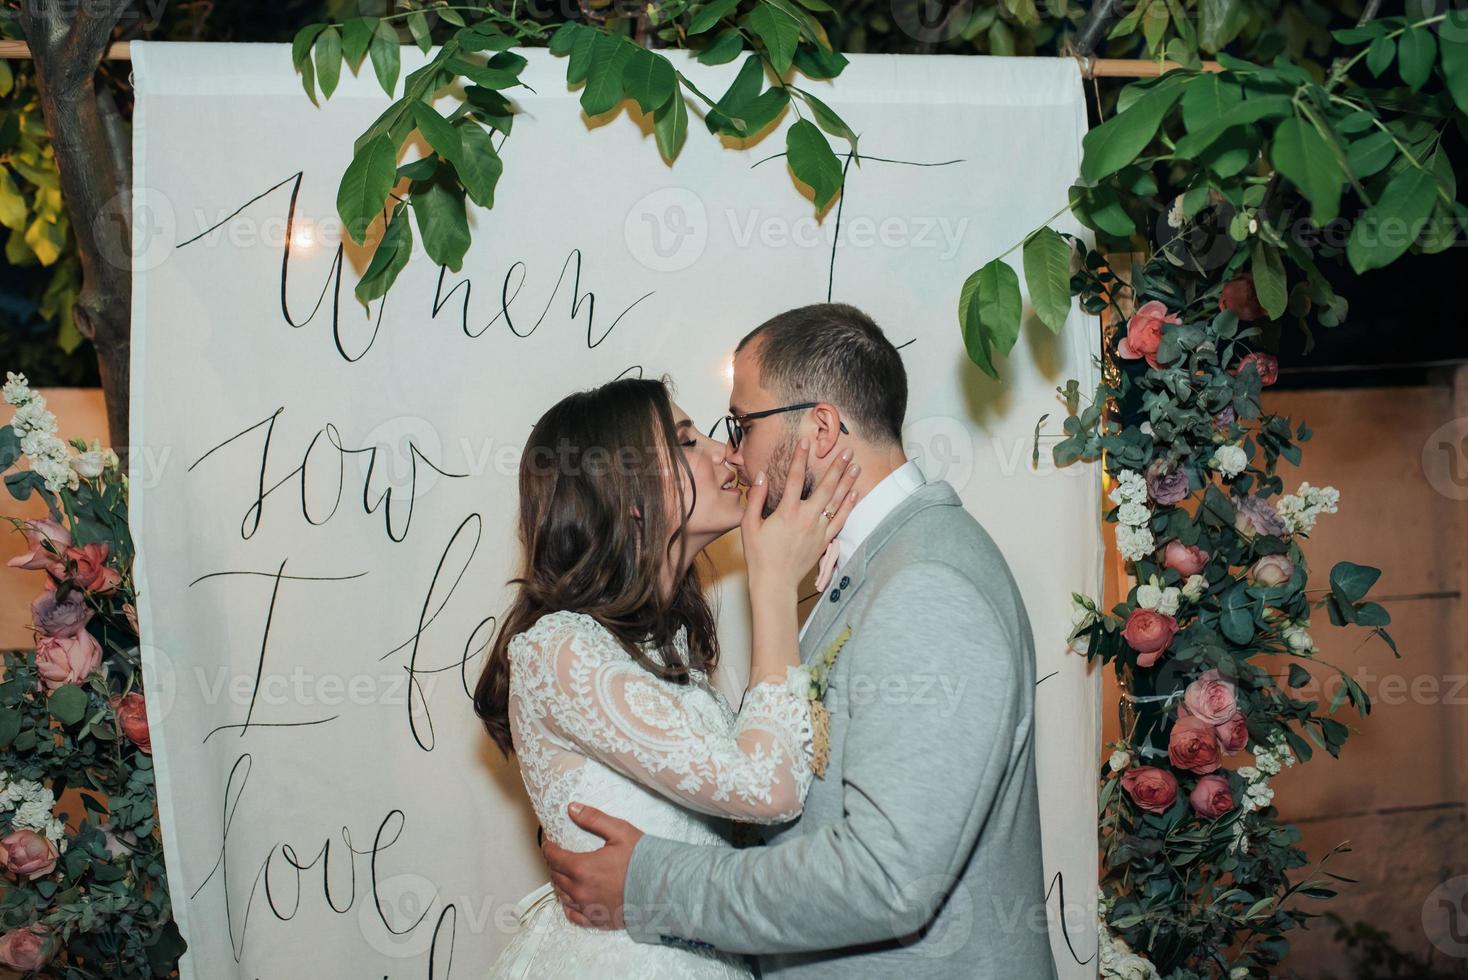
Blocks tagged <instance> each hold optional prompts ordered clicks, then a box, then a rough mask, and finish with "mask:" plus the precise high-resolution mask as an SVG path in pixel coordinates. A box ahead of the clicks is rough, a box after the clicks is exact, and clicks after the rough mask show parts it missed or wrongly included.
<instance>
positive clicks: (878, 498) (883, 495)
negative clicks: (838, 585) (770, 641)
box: [800, 460, 928, 638]
mask: <svg viewBox="0 0 1468 980" xmlns="http://www.w3.org/2000/svg"><path fill="white" fill-rule="evenodd" d="M927 482H928V481H927V478H926V477H925V476H923V471H922V469H921V468H919V466H918V464H917V463H914V462H913V461H912V460H908V461H907V462H906V463H903V464H902V465H901V466H899V467H897V469H895V470H893V471H892V472H891V473H888V474H887V475H886V476H884V477H882V479H881V480H880V481H878V483H877V485H876V486H874V487H872V489H871V491H870V492H868V493H867V495H866V496H865V497H863V498H861V499H860V500H858V501H857V502H856V505H855V506H854V507H852V508H851V513H850V514H849V515H848V516H847V518H846V524H845V525H843V526H842V528H841V533H840V534H837V535H836V545H837V548H838V552H837V557H836V571H835V572H834V573H832V578H833V579H834V580H835V581H837V582H839V581H840V580H841V579H840V575H841V569H842V567H844V566H845V565H846V563H847V562H848V561H850V560H851V556H852V555H854V554H855V553H856V549H857V548H858V547H859V546H860V545H861V543H862V542H863V541H865V540H866V539H867V536H868V535H870V534H871V533H872V532H873V531H875V530H876V529H877V525H878V524H881V523H882V519H883V518H885V517H886V516H887V515H888V514H890V513H892V512H893V511H894V510H896V509H897V507H898V506H899V505H900V504H901V503H902V502H903V501H904V500H906V499H907V498H908V497H909V496H911V495H912V494H913V493H914V492H915V491H917V490H918V488H920V487H922V486H923V485H925V484H926V483H927ZM818 608H820V603H819V602H817V603H816V604H815V606H813V607H812V608H811V612H810V614H809V615H807V616H806V617H805V622H804V623H802V624H801V627H800V635H801V637H802V638H804V637H805V629H806V627H807V626H809V625H810V621H811V619H812V618H814V616H815V611H816V609H818Z"/></svg>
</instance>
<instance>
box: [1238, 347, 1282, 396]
mask: <svg viewBox="0 0 1468 980" xmlns="http://www.w3.org/2000/svg"><path fill="white" fill-rule="evenodd" d="M1249 364H1252V365H1254V370H1256V371H1258V372H1259V383H1260V386H1261V387H1264V388H1268V387H1269V386H1270V385H1272V384H1274V383H1275V382H1276V381H1278V380H1279V358H1277V357H1275V356H1274V355H1273V354H1265V353H1262V352H1260V351H1255V352H1254V353H1252V354H1245V355H1244V356H1243V358H1242V359H1240V361H1239V364H1238V367H1236V368H1234V369H1233V370H1232V371H1230V372H1229V373H1230V374H1232V375H1234V376H1235V377H1237V376H1238V374H1239V372H1240V371H1242V370H1243V369H1244V367H1245V366H1246V365H1249Z"/></svg>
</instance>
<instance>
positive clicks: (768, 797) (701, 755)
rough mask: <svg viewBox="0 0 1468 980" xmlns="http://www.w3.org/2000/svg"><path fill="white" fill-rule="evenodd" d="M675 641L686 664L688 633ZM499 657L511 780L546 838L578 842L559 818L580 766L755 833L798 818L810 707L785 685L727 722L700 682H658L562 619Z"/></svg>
mask: <svg viewBox="0 0 1468 980" xmlns="http://www.w3.org/2000/svg"><path fill="white" fill-rule="evenodd" d="M675 643H676V646H677V649H678V651H679V653H680V654H683V655H684V656H686V655H687V634H686V631H682V630H680V632H679V635H678V637H677V639H676V641H675ZM648 650H649V654H650V655H651V656H653V657H654V658H657V652H656V650H655V649H654V648H651V646H649V647H648ZM509 656H510V721H511V728H512V730H513V733H514V737H515V748H516V754H517V755H518V757H519V762H520V771H521V774H522V776H523V777H524V779H525V786H526V789H527V790H528V791H529V793H530V796H531V800H532V802H533V803H534V804H535V809H536V813H537V815H538V816H539V817H540V819H541V822H542V823H543V824H544V825H545V828H546V832H547V834H549V835H550V836H551V838H552V839H553V840H557V841H558V842H565V841H567V840H575V839H577V835H579V834H582V833H584V832H582V831H580V829H579V828H577V827H575V825H574V824H572V823H570V820H569V818H568V817H567V816H566V815H565V812H564V811H565V805H566V803H567V802H569V801H570V799H571V795H572V793H573V792H574V790H575V789H576V785H577V783H578V782H579V780H580V776H581V773H580V770H581V768H582V766H584V765H585V764H586V762H587V760H594V761H595V762H598V763H601V764H602V765H604V766H606V767H608V768H610V769H612V770H614V771H615V772H617V773H619V774H621V775H623V776H625V777H627V778H628V779H631V780H633V781H635V782H636V783H638V784H640V785H642V786H645V787H647V788H649V789H652V790H654V791H655V792H657V793H658V794H661V795H662V796H664V797H666V798H668V799H670V800H672V801H673V802H675V803H678V804H680V805H682V806H684V807H687V808H688V809H691V810H695V811H698V812H700V813H705V814H713V815H716V816H723V817H729V818H733V819H736V820H743V821H749V822H754V823H783V822H785V821H787V820H791V819H794V818H795V817H797V816H799V815H800V812H801V809H802V808H803V806H804V800H805V793H806V790H808V789H809V788H810V781H811V769H810V759H811V716H810V702H809V701H808V700H806V699H805V698H802V697H800V696H798V695H796V694H794V693H792V692H791V691H790V690H789V689H788V688H787V687H786V686H785V685H784V684H777V683H773V682H771V683H763V684H758V685H756V686H755V687H753V688H751V689H750V691H749V692H748V693H747V694H746V695H745V699H744V705H743V708H742V710H741V711H740V712H739V713H738V714H737V715H736V714H735V713H734V712H733V711H732V709H731V708H730V706H729V704H728V703H727V702H726V701H725V700H724V698H723V697H722V696H721V695H719V694H718V692H717V691H715V690H714V689H713V688H712V687H711V686H710V685H709V683H708V680H707V678H706V677H705V676H704V675H703V674H702V673H701V672H699V671H696V670H695V671H693V672H692V673H693V676H692V681H691V682H690V683H688V684H678V683H676V682H673V681H669V680H664V679H663V678H660V677H657V676H656V675H654V674H652V673H650V672H649V671H648V670H646V669H645V668H643V667H642V666H641V665H639V664H638V663H636V662H635V661H634V660H632V658H631V657H630V656H629V655H628V653H627V651H626V650H624V649H623V648H622V646H621V645H620V644H619V643H618V642H617V640H616V638H615V637H613V636H612V634H611V633H610V632H609V631H608V630H607V629H606V628H605V627H603V626H602V625H601V624H600V623H598V622H597V621H596V620H595V619H593V618H592V617H590V616H587V615H585V614H583V613H576V612H570V611H560V612H553V613H548V614H546V615H544V616H542V617H541V618H540V619H539V620H538V621H537V622H536V623H535V625H534V626H532V627H531V628H530V629H528V630H526V631H525V632H523V633H520V634H518V635H516V636H515V637H513V638H512V639H511V640H510V644H509ZM657 659H658V662H660V663H661V662H662V661H661V659H660V658H657ZM633 819H634V822H635V815H634V817H633ZM598 843H599V842H598ZM563 846H571V845H569V844H564V843H563Z"/></svg>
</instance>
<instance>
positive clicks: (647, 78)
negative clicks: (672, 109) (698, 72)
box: [622, 47, 678, 112]
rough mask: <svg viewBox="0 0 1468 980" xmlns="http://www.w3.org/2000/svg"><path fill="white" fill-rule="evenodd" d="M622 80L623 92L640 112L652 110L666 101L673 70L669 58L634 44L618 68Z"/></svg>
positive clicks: (672, 83) (671, 87)
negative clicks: (622, 66)
mask: <svg viewBox="0 0 1468 980" xmlns="http://www.w3.org/2000/svg"><path fill="white" fill-rule="evenodd" d="M622 82H623V85H624V87H625V88H626V91H627V94H628V95H629V96H631V97H632V99H633V100H634V101H636V103H637V107H638V108H639V109H641V110H642V111H643V112H652V111H653V110H654V109H656V108H657V107H658V106H660V105H663V104H664V103H665V102H667V101H668V98H669V97H670V96H671V95H672V94H673V90H674V88H676V87H677V84H678V79H677V73H676V72H674V71H673V65H672V62H670V61H668V59H667V58H665V57H663V56H662V55H660V54H656V53H654V52H652V51H649V50H647V49H646V48H642V47H638V48H635V49H634V50H633V51H632V52H631V54H630V55H629V56H628V58H627V64H626V66H625V67H624V68H623V69H622Z"/></svg>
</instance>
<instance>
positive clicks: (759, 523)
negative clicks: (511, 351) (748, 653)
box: [740, 440, 861, 593]
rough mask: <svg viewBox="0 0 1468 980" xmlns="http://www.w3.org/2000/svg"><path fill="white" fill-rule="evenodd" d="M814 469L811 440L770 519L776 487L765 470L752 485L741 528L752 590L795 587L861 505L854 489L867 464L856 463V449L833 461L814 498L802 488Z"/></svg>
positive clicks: (803, 447)
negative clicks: (853, 454)
mask: <svg viewBox="0 0 1468 980" xmlns="http://www.w3.org/2000/svg"><path fill="white" fill-rule="evenodd" d="M809 467H810V442H809V441H808V440H801V443H800V445H799V446H797V447H796V450H795V456H794V458H793V459H792V460H791V461H790V472H789V473H788V474H786V478H785V489H784V492H783V493H782V494H781V496H780V503H779V504H778V505H776V507H775V510H774V512H773V513H771V514H770V516H769V517H765V516H764V509H765V498H766V497H767V496H768V495H769V490H770V488H769V484H768V481H767V478H766V475H765V474H764V473H760V474H759V476H757V477H756V478H755V481H754V486H752V487H750V489H749V498H748V500H747V502H746V504H745V507H744V520H743V521H742V522H741V523H740V529H741V533H742V535H743V538H744V559H745V562H746V563H747V564H748V566H749V583H750V588H751V589H763V588H770V589H773V590H775V591H776V592H779V593H784V592H787V591H791V590H794V589H795V588H796V587H797V586H798V585H799V584H800V580H801V579H802V578H804V577H805V574H806V572H808V571H810V569H811V567H812V566H814V565H815V563H816V562H817V561H819V560H820V557H821V553H822V552H824V551H825V550H826V547H827V545H829V544H830V543H831V542H832V541H833V540H834V539H835V537H836V535H837V534H838V533H840V531H841V528H842V526H843V525H845V523H846V518H847V516H848V515H850V513H851V508H852V507H853V506H855V504H856V493H855V491H854V490H852V487H853V486H855V484H856V478H857V475H858V474H859V473H860V472H861V467H860V466H858V465H856V464H855V463H852V462H851V450H849V449H846V450H843V451H842V452H841V454H840V456H839V457H838V458H836V459H835V460H833V461H832V462H831V465H830V466H829V467H827V469H826V472H825V473H824V474H822V476H821V479H820V482H819V483H817V484H816V486H815V488H814V489H813V490H812V491H811V495H810V497H809V498H807V499H805V500H802V499H800V492H801V488H802V487H804V486H805V475H806V471H807V470H808V468H809Z"/></svg>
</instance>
